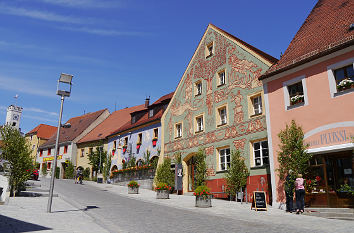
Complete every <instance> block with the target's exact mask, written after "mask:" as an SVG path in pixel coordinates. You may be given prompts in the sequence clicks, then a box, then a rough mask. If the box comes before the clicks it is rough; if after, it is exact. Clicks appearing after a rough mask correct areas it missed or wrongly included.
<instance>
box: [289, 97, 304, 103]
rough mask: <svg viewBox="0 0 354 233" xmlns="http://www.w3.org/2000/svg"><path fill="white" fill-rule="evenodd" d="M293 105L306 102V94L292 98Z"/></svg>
mask: <svg viewBox="0 0 354 233" xmlns="http://www.w3.org/2000/svg"><path fill="white" fill-rule="evenodd" d="M290 102H291V104H292V105H294V104H298V103H302V102H304V95H295V96H293V97H291V98H290Z"/></svg>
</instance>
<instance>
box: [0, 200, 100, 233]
mask: <svg viewBox="0 0 354 233" xmlns="http://www.w3.org/2000/svg"><path fill="white" fill-rule="evenodd" d="M97 208H100V207H97V206H95V205H88V206H86V207H85V208H83V209H76V210H57V211H53V213H62V212H74V211H88V210H89V209H97ZM0 232H1V231H0Z"/></svg>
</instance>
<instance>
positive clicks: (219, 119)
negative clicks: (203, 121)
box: [215, 104, 229, 128]
mask: <svg viewBox="0 0 354 233" xmlns="http://www.w3.org/2000/svg"><path fill="white" fill-rule="evenodd" d="M223 109H225V112H226V114H225V117H226V122H224V123H223V122H222V120H221V114H220V111H221V110H223ZM215 113H216V118H215V119H216V121H215V123H216V127H217V128H218V127H222V126H225V125H227V124H228V120H229V117H228V105H227V104H223V105H220V106H218V107H217V108H216V111H215Z"/></svg>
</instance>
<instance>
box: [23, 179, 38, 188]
mask: <svg viewBox="0 0 354 233" xmlns="http://www.w3.org/2000/svg"><path fill="white" fill-rule="evenodd" d="M25 186H26V188H27V187H41V183H40V182H38V181H37V182H36V181H27V182H26V183H25Z"/></svg>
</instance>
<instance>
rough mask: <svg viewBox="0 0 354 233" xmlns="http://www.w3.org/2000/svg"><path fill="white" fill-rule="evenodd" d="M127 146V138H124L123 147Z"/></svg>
mask: <svg viewBox="0 0 354 233" xmlns="http://www.w3.org/2000/svg"><path fill="white" fill-rule="evenodd" d="M127 145H128V137H125V138H124V146H127Z"/></svg>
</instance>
